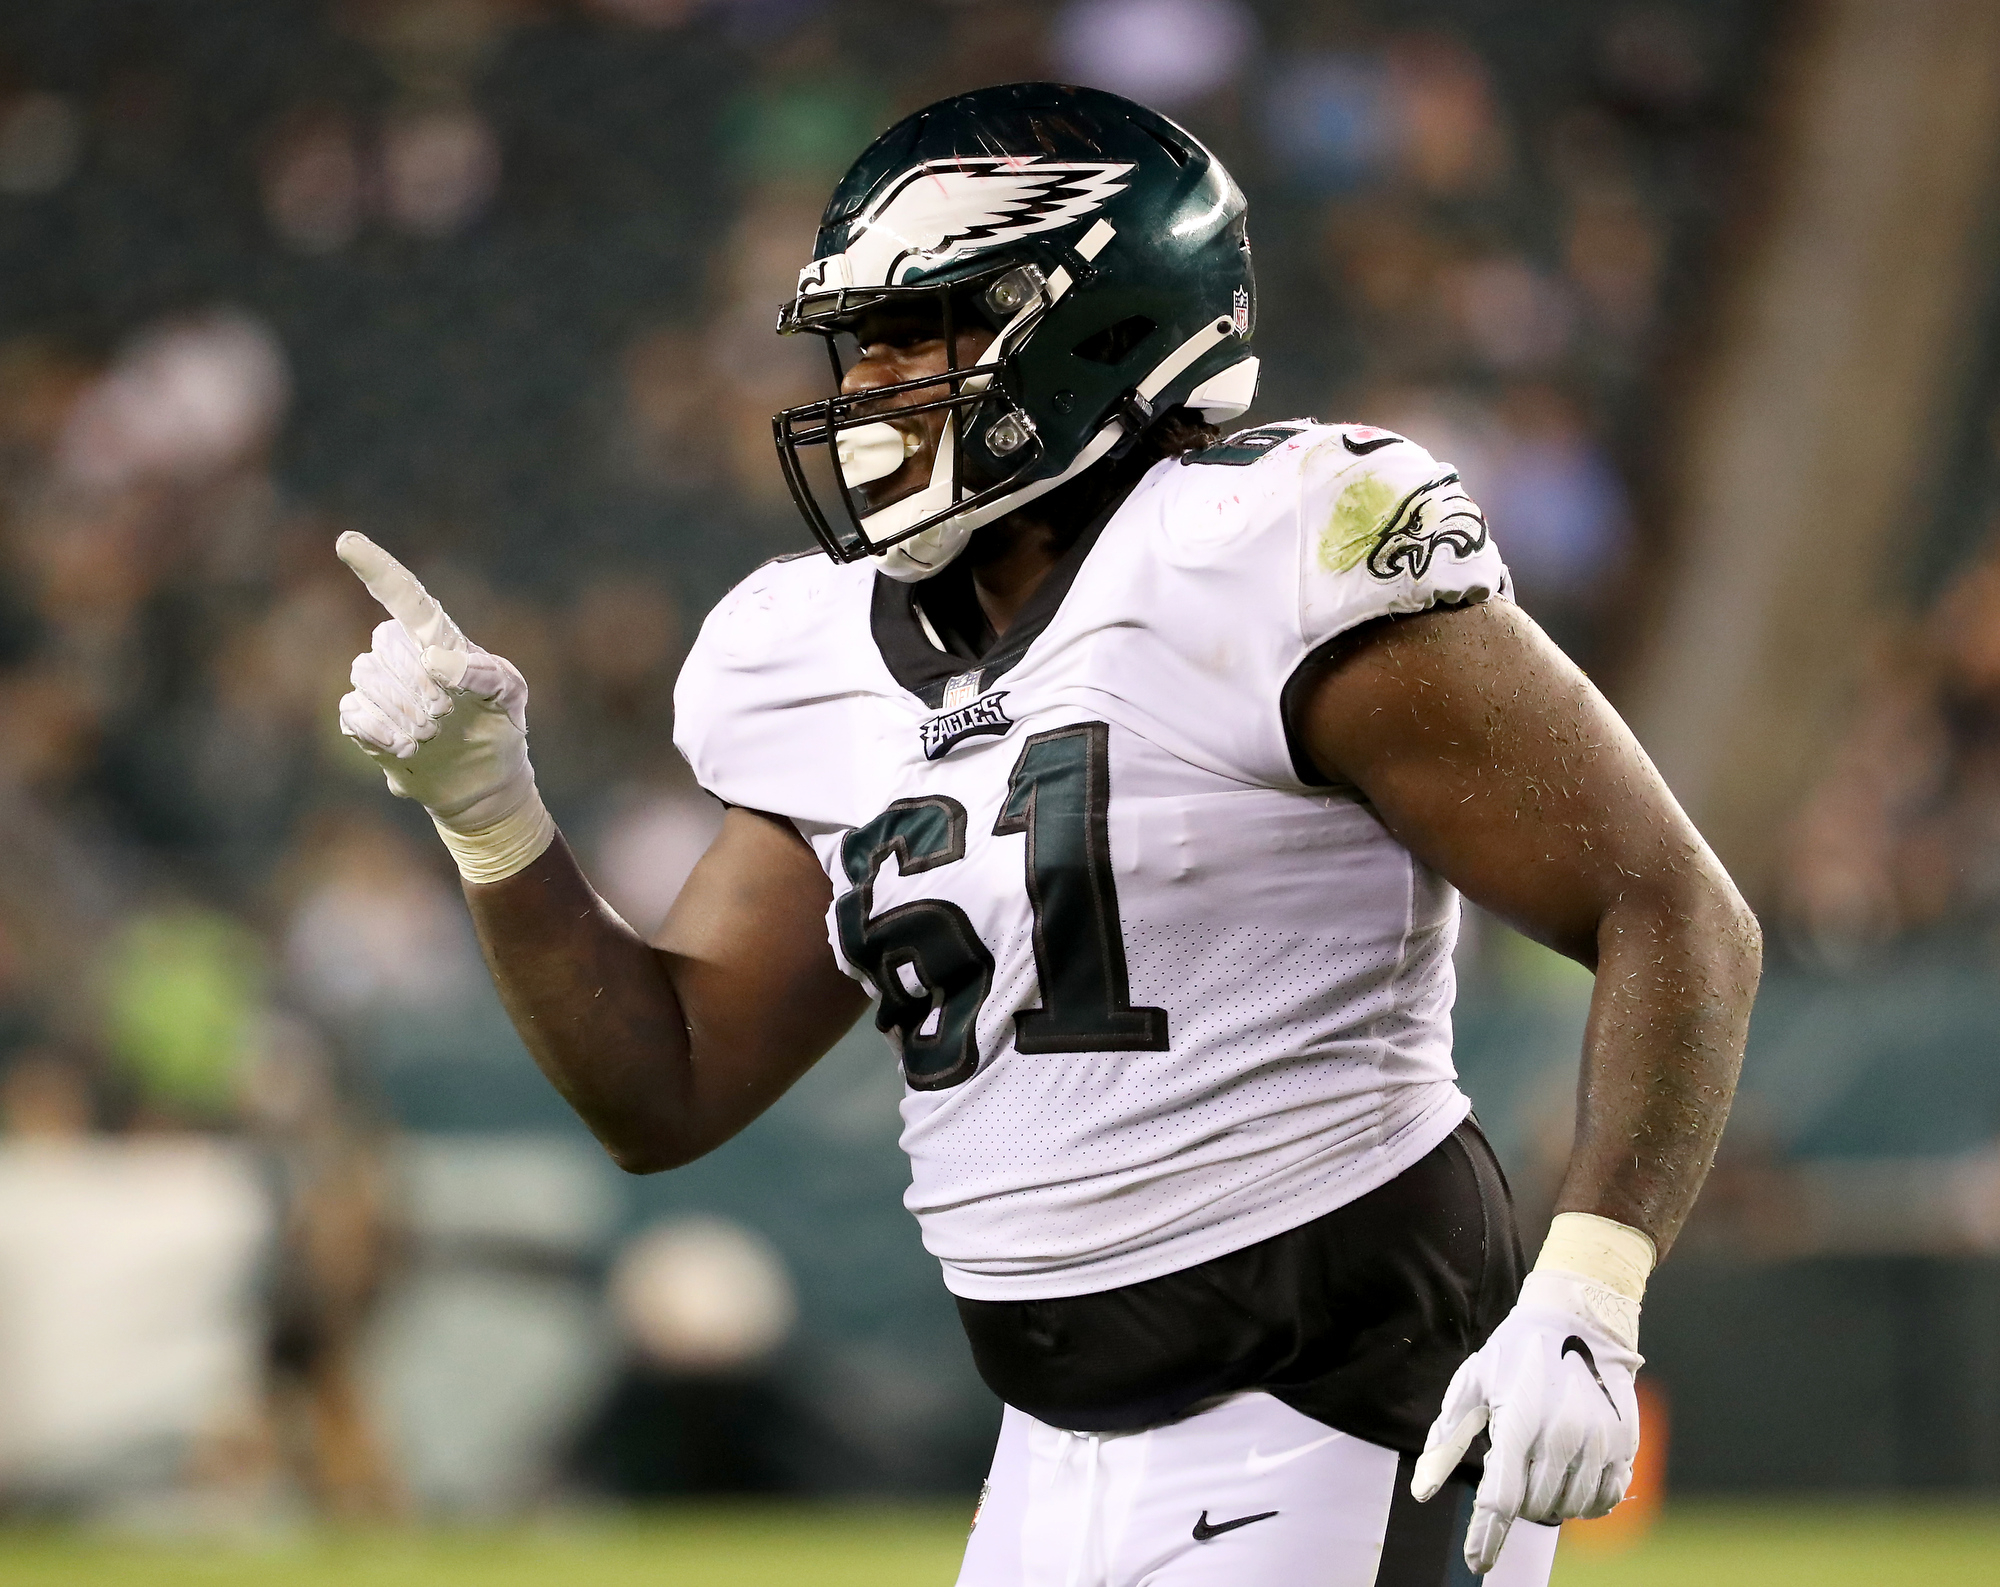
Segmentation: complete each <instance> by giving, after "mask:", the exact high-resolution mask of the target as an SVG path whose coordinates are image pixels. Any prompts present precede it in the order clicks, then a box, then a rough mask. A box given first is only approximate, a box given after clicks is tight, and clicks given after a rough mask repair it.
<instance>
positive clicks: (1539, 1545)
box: [958, 1393, 1560, 1587]
mask: <svg viewBox="0 0 2000 1587" xmlns="http://www.w3.org/2000/svg"><path fill="white" fill-rule="evenodd" d="M1409 1468H1410V1461H1409V1459H1408V1458H1407V1457H1399V1456H1398V1455H1397V1454H1396V1452H1395V1451H1394V1450H1392V1449H1384V1448H1382V1447H1381V1446H1379V1445H1376V1444H1369V1443H1364V1442H1362V1440H1360V1439H1358V1438H1352V1437H1350V1436H1348V1435H1347V1434H1346V1433H1336V1432H1334V1431H1333V1430H1332V1429H1331V1428H1328V1427H1324V1426H1322V1425H1321V1424H1320V1423H1318V1422H1315V1421H1313V1420H1312V1419H1311V1418H1310V1417H1307V1416H1303V1415H1301V1414H1300V1413H1299V1412H1297V1411H1295V1410H1293V1409H1292V1408H1291V1407H1290V1406H1288V1405H1285V1404H1282V1403H1281V1402H1280V1401H1278V1400H1275V1399H1273V1398H1272V1397H1271V1396H1270V1395H1268V1394H1260V1393H1250V1394H1237V1395H1233V1396H1231V1397H1230V1398H1228V1399H1226V1400H1223V1401H1222V1402H1221V1403H1219V1404H1217V1405H1215V1406H1212V1407H1210V1408H1209V1409H1207V1410H1204V1411H1199V1412H1197V1413H1196V1414H1194V1415H1192V1416H1188V1417H1185V1418H1183V1419H1182V1420H1181V1421H1178V1422H1173V1423H1170V1424H1168V1425H1167V1426H1165V1427H1155V1428H1149V1429H1147V1430H1146V1431H1144V1432H1137V1433H1105V1434H1092V1433H1070V1432H1064V1431H1063V1430H1062V1429H1060V1428H1055V1427H1049V1426H1047V1425H1045V1424H1044V1423H1041V1422H1038V1421H1036V1420H1035V1419H1034V1418H1033V1417H1031V1416H1028V1415H1025V1414H1023V1413H1022V1412H1020V1411H1017V1410H1015V1409H1014V1408H1013V1407H1012V1406H1009V1407H1008V1408H1007V1413H1006V1418H1005V1420H1004V1421H1003V1422H1002V1423H1001V1426H1000V1443H999V1447H998V1448H997V1449H996V1450H995V1451H994V1455H993V1470H992V1474H991V1476H990V1477H989V1478H988V1479H987V1486H986V1493H985V1497H984V1499H983V1500H982V1502H981V1505H980V1509H979V1514H978V1517H977V1519H976V1521H975V1522H974V1524H973V1530H972V1537H971V1540H970V1541H969V1542H968V1543H967V1545H966V1550H965V1564H964V1567H963V1568H962V1569H961V1570H960V1572H959V1576H958V1587H1449V1584H1450V1583H1452V1582H1472V1581H1475V1580H1483V1581H1484V1583H1485V1587H1546V1584H1547V1582H1548V1579H1549V1572H1550V1571H1551V1569H1552V1568H1553V1567H1554V1564H1555V1555H1556V1540H1557V1538H1558V1537H1559V1536H1560V1530H1559V1529H1558V1528H1556V1527H1552V1526H1534V1525H1531V1524H1529V1523H1527V1522H1517V1523H1515V1526H1514V1528H1513V1530H1512V1531H1511V1532H1510V1533H1509V1534H1508V1536H1507V1544H1506V1547H1505V1548H1504V1549H1503V1550H1502V1551H1501V1554H1500V1561H1499V1563H1498V1564H1497V1565H1495V1566H1494V1568H1493V1570H1492V1571H1491V1572H1490V1573H1488V1574H1487V1575H1486V1576H1485V1577H1484V1578H1475V1577H1473V1576H1471V1575H1469V1574H1468V1573H1467V1571H1466V1569H1465V1562H1464V1561H1463V1560H1462V1559H1460V1558H1459V1557H1458V1556H1459V1554H1460V1551H1461V1549H1462V1548H1463V1545H1464V1541H1465V1522H1466V1518H1467V1515H1468V1513H1469V1512H1468V1500H1469V1490H1467V1489H1466V1488H1465V1487H1464V1485H1463V1484H1460V1483H1448V1484H1447V1485H1446V1486H1445V1488H1444V1489H1443V1491H1442V1492H1440V1493H1439V1494H1438V1495H1437V1496H1436V1497H1435V1498H1434V1499H1432V1500H1431V1501H1430V1503H1429V1504H1426V1505H1418V1504H1417V1503H1415V1501H1413V1500H1412V1499H1411V1498H1410V1496H1409V1492H1408V1487H1409V1480H1410V1473H1409ZM1399 1493H1400V1499H1399V1498H1398V1494H1399Z"/></svg>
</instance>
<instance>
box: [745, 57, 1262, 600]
mask: <svg viewBox="0 0 2000 1587" xmlns="http://www.w3.org/2000/svg"><path fill="white" fill-rule="evenodd" d="M1245 208H1246V205H1245V202H1244V198H1243V194H1242V192H1241V190H1240V189H1238V187H1237V186H1236V184H1235V182H1233V181H1232V180H1231V179H1230V176H1229V173H1228V172H1227V171H1225V170H1224V169H1223V168H1222V164H1221V162H1220V161H1219V160H1217V159H1216V158H1215V156H1214V155H1212V154H1211V153H1209V151H1208V150H1207V149H1205V148H1204V147H1203V146H1202V145H1201V143H1200V142H1199V140H1197V139H1196V138H1194V137H1193V136H1192V135H1191V134H1190V133H1188V132H1187V131H1186V130H1185V129H1183V128H1181V127H1179V126H1176V125H1175V124H1174V123H1173V122H1171V121H1169V120H1167V118H1166V117H1164V116H1161V115H1158V114H1156V113H1155V112H1153V111H1150V110H1148V109H1146V108H1145V107H1144V106H1143V105H1136V104H1134V103H1132V101H1131V100H1129V99H1121V98H1119V97H1118V96H1117V95H1116V94H1108V93H1104V92H1101V91H1100V90H1098V89H1094V88H1068V87H1064V86H1062V85H1060V84H1056V83H1013V84H1009V85H1007V86H1005V87H999V88H982V89H980V90H978V91H977V92H975V93H970V94H961V95H959V96H958V97H956V98H954V99H947V100H942V101H940V102H939V103H938V104H935V105H932V106H931V107H930V108H929V109H927V110H920V111H918V112H917V113H916V114H915V115H913V116H910V117H909V118H908V119H906V120H904V121H901V122H898V123H897V124H896V125H895V126H894V127H891V128H890V129H889V130H888V131H887V132H885V133H884V134H883V135H882V136H881V137H880V138H878V139H876V140H875V142H874V143H873V144H872V145H871V146H870V147H869V148H868V150H867V151H866V152H865V153H864V154H863V155H862V156H861V158H860V159H858V160H857V161H855V163H854V166H853V168H852V169H851V170H849V171H848V173H847V175H846V176H845V177H843V178H842V179H841V182H840V185H839V186H838V187H836V188H835V189H834V193H833V199H832V201H831V202H830V203H829V204H828V205H827V208H826V214H825V216H824V217H823V218H822V219H821V221H820V227H819V236H818V238H817V240H816V243H815V246H814V248H813V260H812V263H811V264H809V265H807V266H806V268H805V269H804V270H802V271H801V272H800V273H799V289H798V295H797V296H796V297H795V298H794V299H793V301H792V302H790V303H788V304H786V305H785V306H784V308H783V309H782V310H781V311H780V313H779V317H778V330H779V332H780V333H781V334H787V335H789V334H792V333H794V332H798V331H812V332H816V333H818V334H820V335H822V336H824V337H826V339H827V346H828V350H829V352H830V354H831V356H832V360H833V369H834V380H835V384H836V390H837V388H838V383H839V381H840V379H841V377H842V374H843V366H842V359H841V350H840V343H839V337H840V335H841V333H843V332H847V331H851V330H852V329H853V327H854V326H855V324H856V323H857V322H858V321H859V320H860V319H861V317H862V316H863V315H865V314H868V313H870V312H871V311H882V310H895V309H898V308H902V307H908V306H920V307H922V308H923V309H925V311H927V312H930V313H935V314H936V315H937V316H939V317H940V321H941V328H942V331H943V336H944V343H945V346H946V348H947V349H948V350H949V349H952V348H954V347H955V342H954V335H953V327H954V324H956V325H958V326H964V325H965V324H966V323H967V319H966V316H971V317H972V318H973V319H974V320H976V321H977V322H978V323H980V324H983V325H984V326H985V327H986V328H987V329H988V330H990V331H991V332H993V341H992V343H991V344H990V345H989V346H988V348H987V349H986V351H985V353H984V354H983V355H981V357H980V358H979V360H978V361H977V362H976V363H974V364H972V365H969V366H966V367H963V368H961V367H958V366H957V361H956V356H955V354H954V355H953V356H952V367H951V369H950V372H949V373H948V374H947V375H945V376H942V377H939V378H935V379H926V380H921V381H910V382H907V383H905V384H903V385H897V386H888V387H877V388H875V389H873V390H871V391H867V392H862V393H857V394H855V395H852V396H842V395H838V394H836V395H835V396H832V397H829V398H828V399H826V400H825V401H823V402H812V403H807V404H805V405H803V406H801V407H797V408H790V409H787V410H786V411H785V412H783V413H781V414H779V415H777V417H776V418H775V419H774V420H773V421H772V422H773V427H774V429H775V431H776V434H777V442H778V457H779V460H780V462H781V464H782V465H783V467H784V471H785V479H786V482H787V484H789V485H790V487H791V491H792V495H793V498H794V499H795V500H796V501H797V502H798V504H799V510H800V511H801V512H802V513H804V514H805V518H806V522H807V523H808V524H809V525H810V526H811V527H812V531H813V533H814V534H815V535H816V536H817V537H818V538H819V542H820V544H821V545H823V546H824V547H825V548H826V550H827V554H828V555H829V556H831V557H833V558H834V560H836V561H838V562H854V561H858V560H860V559H861V558H863V557H875V558H878V559H879V561H878V565H879V566H880V567H881V568H882V570H883V571H884V572H886V573H888V574H890V575H891V576H893V577H896V578H900V579H906V580H912V579H920V578H924V577H926V576H928V575H929V574H931V573H935V572H936V571H938V569H940V568H942V567H943V566H944V565H945V564H946V563H947V562H949V561H950V560H951V559H952V557H954V556H955V555H957V553H958V552H959V550H960V549H962V548H963V546H964V545H965V542H966V540H967V539H968V538H969V537H970V536H971V534H972V532H973V530H975V529H977V528H979V527H980V526H981V525H983V524H987V523H991V522H992V521H993V520H994V519H996V518H999V517H1000V516H1002V515H1003V514H1005V513H1008V512H1011V511H1013V510H1014V509H1015V508H1016V507H1019V506H1021V505H1023V504H1024V503H1026V502H1029V501H1032V500H1033V499H1034V498H1035V497H1037V496H1039V495H1041V494H1043V493H1044V492H1046V491H1049V490H1052V489H1054V488H1055V487H1056V486H1057V485H1060V484H1062V483H1064V482H1065V481H1067V480H1070V479H1073V478H1075V477H1076V476H1077V475H1078V474H1081V473H1082V472H1083V471H1084V470H1085V469H1087V468H1089V467H1090V466H1091V465H1092V464H1094V463H1097V462H1099V461H1100V460H1102V459H1104V458H1106V457H1109V456H1115V455H1122V454H1123V453H1124V451H1126V450H1128V449H1129V448H1130V447H1131V446H1132V444H1133V443H1134V442H1135V441H1136V440H1137V439H1138V437H1139V436H1140V435H1141V434H1142V433H1143V432H1144V431H1145V430H1146V428H1147V427H1148V426H1149V425H1150V424H1152V423H1153V421H1154V420H1155V419H1156V418H1158V417H1159V416H1160V415H1162V414H1164V413H1166V412H1167V411H1168V410H1169V409H1172V408H1176V407H1180V408H1191V409H1195V410H1198V411H1199V412H1200V413H1201V414H1202V415H1203V416H1204V417H1207V418H1210V419H1217V420H1220V419H1226V418H1233V417H1234V416H1235V415H1237V414H1239V413H1241V412H1242V411H1243V410H1244V409H1245V408H1247V407H1248V406H1249V405H1250V400H1251V398H1252V396H1254V395H1255V392H1256V387H1257V360H1256V359H1255V358H1254V357H1252V356H1251V354H1250V351H1249V346H1248V344H1249V340H1250V334H1251V331H1252V329H1253V328H1254V326H1255V324H1256V305H1257V299H1256V285H1255V283H1254V281H1253V280H1252V278H1251V271H1250V243H1249V239H1248V236H1247V235H1246V232H1245V229H1244V211H1245ZM884 398H896V399H904V400H905V401H907V403H908V405H907V406H903V405H900V404H899V405H897V406H896V414H897V416H898V417H902V416H907V415H909V414H915V413H929V412H939V411H942V412H943V413H944V414H945V420H944V428H943V435H942V438H941V440H940V441H939V442H938V445H937V451H936V457H935V459H934V462H933V466H932V469H931V476H930V479H929V481H928V483H927V484H924V485H923V486H922V487H921V488H919V489H915V490H913V491H911V492H909V493H907V494H905V495H903V496H901V497H900V498H899V499H897V500H894V501H891V502H888V503H886V504H884V505H881V506H879V507H876V508H874V509H872V510H870V508H869V506H868V505H867V503H866V500H865V497H866V486H867V485H868V483H870V482H871V481H874V480H879V479H882V478H883V477H885V476H887V475H889V474H892V473H894V472H895V471H896V470H897V469H899V468H901V467H902V465H903V461H904V458H905V454H906V452H907V451H908V450H909V449H910V448H911V447H913V446H914V445H915V443H914V442H913V441H910V440H909V439H908V437H907V435H906V432H904V431H899V430H897V429H895V428H894V427H892V426H891V425H889V424H887V423H885V422H883V419H882V417H881V415H882V413H883V411H884V408H883V399H884ZM816 448H817V449H823V450H820V451H818V452H816V453H815V452H814V451H813V449H816ZM809 460H810V461H812V462H814V463H815V464H816V466H813V467H809V466H808V463H809ZM815 476H816V477H817V478H818V479H819V480H820V482H821V484H820V486H819V488H818V489H817V490H816V489H815V486H814V483H813V480H814V478H815ZM822 496H825V497H828V498H829V500H828V501H826V502H822V500H821V497H822ZM829 506H831V507H832V508H833V509H834V510H833V512H831V513H829V511H828V507H829Z"/></svg>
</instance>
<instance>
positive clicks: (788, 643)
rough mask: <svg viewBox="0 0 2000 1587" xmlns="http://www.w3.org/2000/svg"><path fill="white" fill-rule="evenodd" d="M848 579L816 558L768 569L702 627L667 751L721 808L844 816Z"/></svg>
mask: <svg viewBox="0 0 2000 1587" xmlns="http://www.w3.org/2000/svg"><path fill="white" fill-rule="evenodd" d="M863 571H864V572H866V570H865V569H864V570H863ZM845 573H849V570H846V569H840V568H836V567H835V566H834V565H833V564H832V563H830V562H828V561H827V560H826V558H824V557H822V556H820V555H818V554H817V553H814V554H813V555H812V556H811V557H809V558H796V559H792V558H783V559H780V560H778V561H776V562H768V563H766V564H765V565H764V566H763V567H761V568H758V569H757V570H756V571H755V572H753V573H752V574H751V575H750V576H749V577H748V578H746V579H745V580H744V581H743V582H742V583H741V584H739V585H737V586H736V588H735V589H733V590H731V591H730V592H729V593H728V594H727V595H725V596H724V597H723V598H722V600H721V601H720V602H719V603H718V604H717V605H716V607H715V609H714V610H713V611H711V612H710V613H709V614H708V618H707V620H706V621H705V622H703V623H702V625H701V632H700V634H699V635H698V636H697V637H696V639H695V642H694V644H693V646H692V647H691V648H690V649H689V651H688V656H687V660H686V661H685V662H683V663H682V665H681V672H680V677H679V678H678V679H677V680H676V682H675V684H674V745H675V747H676V748H677V749H679V750H680V752H681V755H682V756H683V757H684V758H685V759H686V761H687V763H688V765H689V766H690V767H691V768H692V769H693V771H694V775H695V780H696V781H697V782H699V783H700V784H701V786H702V787H703V788H705V789H707V790H708V792H710V793H711V794H713V795H714V796H715V797H716V798H717V799H720V800H721V801H722V802H723V803H724V804H729V805H742V806H746V807H748V808H750V809H753V810H765V811H769V812H771V813H772V814H774V815H782V816H788V817H791V818H792V819H793V820H795V821H824V820H828V819H838V817H839V815H840V814H842V813H843V806H842V802H841V801H842V795H843V793H844V791H845V790H846V789H847V786H848V784H849V782H850V781H851V778H850V777H849V775H848V772H849V770H850V762H851V760H852V758H853V756H854V754H855V753H856V750H855V747H854V746H855V735H854V731H853V729H852V728H851V727H850V726H849V724H848V722H847V717H848V715H849V714H851V713H850V697H851V695H852V693H853V691H854V683H853V680H852V679H851V678H850V677H848V676H847V673H848V671H849V670H851V669H850V667H849V666H847V665H846V664H845V663H847V662H848V660H849V659H850V658H851V656H852V655H853V653H854V651H855V646H854V644H853V643H843V642H842V641H843V639H844V638H845V637H846V636H845V635H844V634H843V629H844V628H846V627H849V626H852V623H853V621H854V619H853V613H852V607H853V605H854V603H853V601H852V600H851V599H848V600H843V599H842V597H843V595H851V593H852V591H851V589H849V588H847V586H851V585H853V584H854V582H855V580H854V579H853V577H851V576H849V577H847V578H844V579H843V577H842V575H843V574H845Z"/></svg>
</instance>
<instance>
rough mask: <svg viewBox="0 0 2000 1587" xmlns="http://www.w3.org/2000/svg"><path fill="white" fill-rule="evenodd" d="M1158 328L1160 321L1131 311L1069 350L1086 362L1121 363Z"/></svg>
mask: <svg viewBox="0 0 2000 1587" xmlns="http://www.w3.org/2000/svg"><path fill="white" fill-rule="evenodd" d="M1158 329H1159V325H1158V324H1157V322H1155V321H1153V320H1149V319H1148V318H1146V316H1145V315H1143V314H1132V315H1128V316H1126V318H1124V319H1122V320H1120V321H1119V322H1118V323H1117V324H1116V325H1107V326H1105V327H1104V329H1103V330H1101V331H1097V332H1094V333H1093V334H1091V335H1089V336H1086V337H1085V338H1084V339H1083V340H1082V341H1080V342H1078V343H1077V344H1076V346H1074V347H1073V348H1071V349H1070V351H1071V352H1073V353H1074V354H1075V355H1076V356H1077V357H1078V358H1081V359H1083V360H1084V361H1085V362H1086V363H1092V364H1122V363H1124V362H1125V360H1126V359H1128V358H1130V357H1131V356H1132V354H1133V352H1134V350H1135V349H1136V348H1137V347H1138V346H1139V344H1140V343H1141V342H1143V341H1145V339H1146V338H1147V337H1149V336H1151V335H1152V334H1153V332H1154V331H1156V330H1158Z"/></svg>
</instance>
